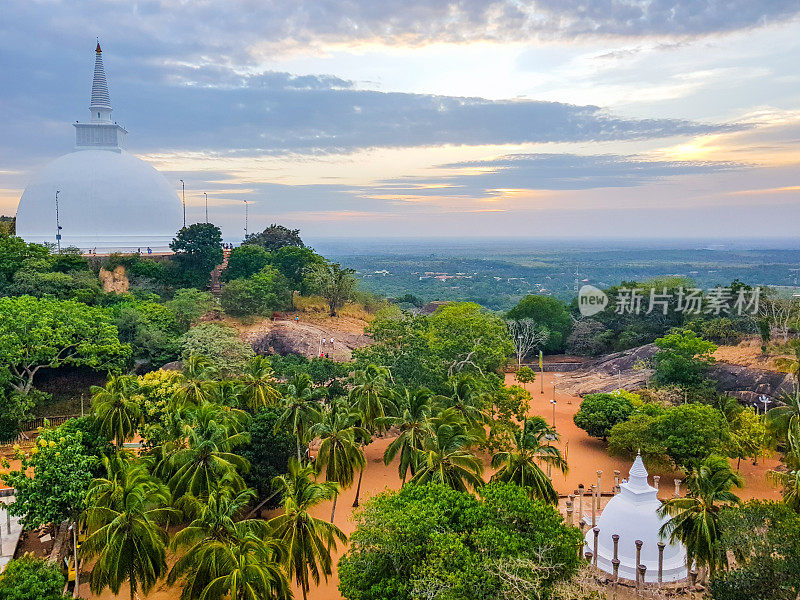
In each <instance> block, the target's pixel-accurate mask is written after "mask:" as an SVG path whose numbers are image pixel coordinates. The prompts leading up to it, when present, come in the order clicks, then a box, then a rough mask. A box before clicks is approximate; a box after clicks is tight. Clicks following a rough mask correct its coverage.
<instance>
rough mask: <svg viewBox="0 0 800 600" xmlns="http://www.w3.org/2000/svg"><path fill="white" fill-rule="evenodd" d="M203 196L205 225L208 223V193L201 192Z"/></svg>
mask: <svg viewBox="0 0 800 600" xmlns="http://www.w3.org/2000/svg"><path fill="white" fill-rule="evenodd" d="M203 196H205V197H206V223H208V193H207V192H203Z"/></svg>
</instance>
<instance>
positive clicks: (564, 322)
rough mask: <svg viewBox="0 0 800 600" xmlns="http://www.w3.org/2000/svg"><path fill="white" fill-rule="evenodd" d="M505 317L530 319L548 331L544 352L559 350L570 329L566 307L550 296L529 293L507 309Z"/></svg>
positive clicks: (517, 319)
mask: <svg viewBox="0 0 800 600" xmlns="http://www.w3.org/2000/svg"><path fill="white" fill-rule="evenodd" d="M506 317H507V318H508V319H512V320H514V321H519V320H521V319H531V320H532V321H533V322H534V323H536V325H537V326H538V327H539V328H542V329H544V330H546V331H547V332H548V334H549V335H548V337H547V341H546V342H545V343H544V344H543V349H544V350H545V352H561V351H562V350H563V349H564V345H565V343H566V340H567V336H568V335H569V332H570V330H571V329H572V317H571V316H570V314H569V311H568V310H567V307H566V306H565V305H564V303H563V302H561V301H560V300H558V299H556V298H553V297H552V296H539V295H529V296H525V297H524V298H523V299H522V300H520V301H519V303H518V304H517V305H516V306H515V307H514V308H512V309H511V310H510V311H508V313H507V315H506Z"/></svg>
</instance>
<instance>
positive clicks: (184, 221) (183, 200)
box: [181, 179, 186, 229]
mask: <svg viewBox="0 0 800 600" xmlns="http://www.w3.org/2000/svg"><path fill="white" fill-rule="evenodd" d="M181 202H182V203H183V228H184V229H186V184H185V183H184V182H183V179H181Z"/></svg>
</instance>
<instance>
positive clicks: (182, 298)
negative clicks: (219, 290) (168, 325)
mask: <svg viewBox="0 0 800 600" xmlns="http://www.w3.org/2000/svg"><path fill="white" fill-rule="evenodd" d="M214 306H216V303H215V301H214V297H213V296H212V295H211V294H210V293H209V292H201V291H200V290H197V289H195V288H183V289H180V290H175V294H174V295H173V296H172V300H170V301H169V302H167V308H168V309H169V310H171V311H172V313H173V314H174V315H175V318H176V319H177V320H178V323H179V324H180V326H181V328H182V329H183V330H184V331H186V330H188V329H189V327H190V326H191V325H192V323H194V322H195V321H197V319H199V318H200V317H202V316H203V315H204V314H206V313H207V312H209V311H210V310H212V309H213V308H214Z"/></svg>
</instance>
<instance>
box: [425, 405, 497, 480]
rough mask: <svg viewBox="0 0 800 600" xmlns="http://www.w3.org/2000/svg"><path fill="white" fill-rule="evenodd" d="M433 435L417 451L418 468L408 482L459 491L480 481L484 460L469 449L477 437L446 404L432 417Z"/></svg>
mask: <svg viewBox="0 0 800 600" xmlns="http://www.w3.org/2000/svg"><path fill="white" fill-rule="evenodd" d="M431 425H432V429H433V435H431V436H429V437H427V438H425V442H424V444H423V448H422V450H421V451H418V452H417V459H416V463H417V472H416V473H415V474H414V477H412V478H411V483H414V484H417V483H419V484H425V483H431V482H434V483H441V484H442V485H446V486H448V487H451V488H453V489H454V490H459V491H462V492H465V491H467V489H468V488H470V487H471V488H477V487H480V486H481V485H483V477H482V475H483V464H482V463H481V461H480V459H478V457H476V456H475V455H474V454H472V453H471V452H470V451H469V447H470V446H472V445H473V444H474V443H475V442H476V440H477V438H476V437H475V436H474V435H472V434H471V433H470V432H469V431H468V430H467V426H466V423H464V420H463V419H462V417H461V415H460V414H459V413H458V412H457V411H456V410H455V409H454V408H448V409H446V410H444V411H442V412H441V413H439V414H438V415H437V416H436V417H434V418H433V419H431Z"/></svg>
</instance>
